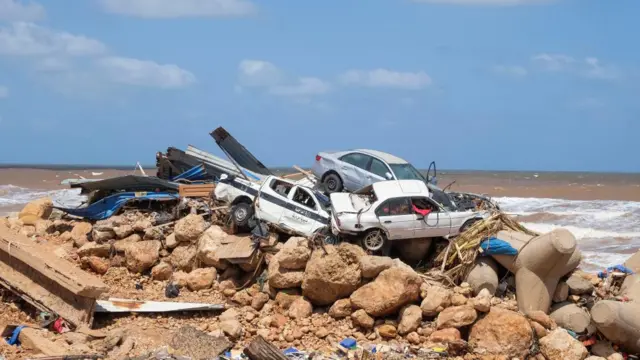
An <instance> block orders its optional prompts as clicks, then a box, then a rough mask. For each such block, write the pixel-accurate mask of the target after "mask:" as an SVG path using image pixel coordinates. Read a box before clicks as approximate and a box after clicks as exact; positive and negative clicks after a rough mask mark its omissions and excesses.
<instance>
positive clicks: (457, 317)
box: [437, 305, 478, 329]
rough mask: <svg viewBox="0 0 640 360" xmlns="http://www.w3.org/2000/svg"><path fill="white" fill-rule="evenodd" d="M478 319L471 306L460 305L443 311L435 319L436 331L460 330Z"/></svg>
mask: <svg viewBox="0 0 640 360" xmlns="http://www.w3.org/2000/svg"><path fill="white" fill-rule="evenodd" d="M476 319H478V313H477V312H476V309H474V308H473V306H468V305H462V306H453V307H450V308H446V309H444V310H443V311H442V312H441V313H440V314H439V315H438V319H437V327H438V329H446V328H461V327H463V326H467V325H471V324H473V323H474V321H476Z"/></svg>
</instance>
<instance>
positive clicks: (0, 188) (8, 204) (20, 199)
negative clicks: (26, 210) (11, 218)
mask: <svg viewBox="0 0 640 360" xmlns="http://www.w3.org/2000/svg"><path fill="white" fill-rule="evenodd" d="M42 197H50V198H51V200H52V201H53V203H54V204H55V205H56V206H64V207H73V206H78V205H80V204H81V203H82V201H84V200H85V197H84V196H82V195H80V189H64V190H34V189H28V188H23V187H20V186H15V185H0V215H3V214H6V213H7V212H8V211H7V209H9V208H11V209H13V208H15V206H16V205H24V204H26V203H28V202H30V201H33V200H36V199H39V198H42Z"/></svg>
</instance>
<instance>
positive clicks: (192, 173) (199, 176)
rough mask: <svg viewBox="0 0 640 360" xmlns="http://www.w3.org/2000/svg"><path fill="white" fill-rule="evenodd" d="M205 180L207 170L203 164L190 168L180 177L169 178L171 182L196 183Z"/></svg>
mask: <svg viewBox="0 0 640 360" xmlns="http://www.w3.org/2000/svg"><path fill="white" fill-rule="evenodd" d="M206 178H207V170H206V169H205V168H204V165H203V164H200V165H196V166H194V167H192V168H191V169H189V170H187V171H185V172H183V173H182V174H180V175H176V176H174V177H173V178H171V181H177V180H189V181H197V180H204V179H206Z"/></svg>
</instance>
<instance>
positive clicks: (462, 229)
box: [460, 219, 481, 234]
mask: <svg viewBox="0 0 640 360" xmlns="http://www.w3.org/2000/svg"><path fill="white" fill-rule="evenodd" d="M480 220H481V219H471V220H467V221H466V222H465V223H464V224H462V226H461V227H460V233H461V234H462V233H463V232H465V231H467V230H469V228H470V227H472V226H473V224H475V223H477V222H478V221H480Z"/></svg>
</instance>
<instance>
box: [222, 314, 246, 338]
mask: <svg viewBox="0 0 640 360" xmlns="http://www.w3.org/2000/svg"><path fill="white" fill-rule="evenodd" d="M220 329H222V331H223V332H224V333H225V334H226V335H227V336H229V337H230V338H231V339H234V340H237V339H240V338H241V337H242V334H243V333H244V329H243V328H242V325H241V324H240V322H239V321H238V320H235V319H232V320H226V321H223V322H221V323H220Z"/></svg>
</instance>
